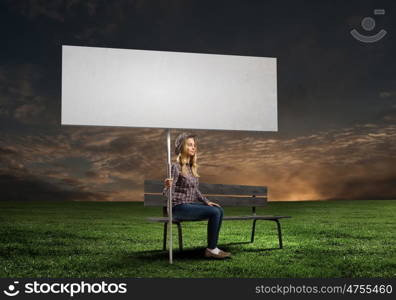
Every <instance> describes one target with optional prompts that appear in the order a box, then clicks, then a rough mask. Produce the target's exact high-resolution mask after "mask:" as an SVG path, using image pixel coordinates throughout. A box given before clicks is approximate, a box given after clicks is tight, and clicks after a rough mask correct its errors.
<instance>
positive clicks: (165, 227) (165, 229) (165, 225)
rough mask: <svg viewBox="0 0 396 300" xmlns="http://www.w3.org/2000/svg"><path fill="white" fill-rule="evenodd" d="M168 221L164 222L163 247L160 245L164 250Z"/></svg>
mask: <svg viewBox="0 0 396 300" xmlns="http://www.w3.org/2000/svg"><path fill="white" fill-rule="evenodd" d="M167 225H168V222H164V244H163V247H162V250H164V251H165V250H166V238H167V235H168V226H167Z"/></svg>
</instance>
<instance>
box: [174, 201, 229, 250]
mask: <svg viewBox="0 0 396 300" xmlns="http://www.w3.org/2000/svg"><path fill="white" fill-rule="evenodd" d="M172 213H173V216H174V218H175V219H179V220H205V219H209V221H208V248H210V249H214V248H216V247H217V241H218V238H219V232H220V227H221V223H222V221H223V214H224V210H223V208H222V207H217V206H210V205H206V204H203V203H202V204H201V203H197V202H194V203H183V204H179V205H176V206H174V207H173V209H172Z"/></svg>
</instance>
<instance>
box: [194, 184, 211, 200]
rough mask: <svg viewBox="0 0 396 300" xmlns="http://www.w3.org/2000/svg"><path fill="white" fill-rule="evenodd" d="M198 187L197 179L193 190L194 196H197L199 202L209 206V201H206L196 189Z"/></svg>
mask: <svg viewBox="0 0 396 300" xmlns="http://www.w3.org/2000/svg"><path fill="white" fill-rule="evenodd" d="M198 186H199V180H198V178H197V188H196V189H195V195H196V196H197V199H198V200H199V201H201V202H203V203H205V204H206V205H209V202H210V201H209V200H208V199H206V197H204V196H203V195H202V194H201V192H200V191H199V189H198Z"/></svg>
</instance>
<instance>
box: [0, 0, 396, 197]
mask: <svg viewBox="0 0 396 300" xmlns="http://www.w3.org/2000/svg"><path fill="white" fill-rule="evenodd" d="M374 9H385V14H384V15H374ZM395 16H396V4H395V1H392V0H389V1H378V0H377V1H362V0H360V1H345V0H343V1H334V0H332V1H330V0H328V1H320V0H314V1H307V0H306V1H302V0H293V1H292V0H290V1H280V0H277V1H239V2H237V1H215V0H212V1H203V0H199V1H188V0H178V1H167V0H158V1H150V0H136V1H126V0H125V1H118V0H112V1H94V0H70V1H62V0H48V1H39V0H18V1H14V0H3V1H1V3H0V20H1V23H0V24H1V26H0V33H1V47H0V128H1V131H0V188H1V196H0V197H1V200H15V201H22V200H53V201H57V200H89V201H94V200H97V201H142V200H143V181H144V179H163V178H165V176H166V138H165V137H166V130H165V129H143V128H115V127H112V128H110V127H95V126H92V127H91V126H81V127H80V126H61V124H60V123H61V110H60V109H61V46H62V45H79V46H92V47H111V48H124V49H145V50H163V51H180V52H195V53H213V54H230V55H249V56H263V57H277V59H278V113H279V115H278V120H279V131H278V132H239V131H237V132H230V131H226V132H225V131H224V132H222V131H211V130H196V131H192V132H193V133H196V134H197V135H198V136H199V138H200V139H199V163H200V166H201V167H200V169H199V171H200V174H201V178H200V182H208V183H224V184H245V185H266V186H268V188H269V200H270V201H271V200H273V201H290V200H316V199H396V184H395V183H396V156H395V154H396V68H395V67H396V60H395V53H396V47H395V46H396V43H395V38H394V37H395V34H396V18H395ZM368 17H371V18H372V19H366V21H367V20H374V21H375V23H371V25H375V26H374V28H372V29H371V31H370V30H367V26H366V28H364V27H362V24H363V23H362V20H363V19H364V18H368ZM364 24H366V25H367V24H369V23H364ZM352 29H356V30H358V31H359V32H360V33H361V34H365V35H373V34H376V33H377V32H379V31H380V30H381V29H384V30H386V31H387V34H386V35H385V37H383V38H382V39H381V40H379V41H377V42H375V43H363V42H361V41H358V40H356V39H355V38H354V37H352V35H351V34H350V31H351V30H352ZM186 101H188V99H187V100H186ZM182 131H183V130H173V131H172V142H173V139H174V138H175V136H176V135H177V134H179V133H180V132H182Z"/></svg>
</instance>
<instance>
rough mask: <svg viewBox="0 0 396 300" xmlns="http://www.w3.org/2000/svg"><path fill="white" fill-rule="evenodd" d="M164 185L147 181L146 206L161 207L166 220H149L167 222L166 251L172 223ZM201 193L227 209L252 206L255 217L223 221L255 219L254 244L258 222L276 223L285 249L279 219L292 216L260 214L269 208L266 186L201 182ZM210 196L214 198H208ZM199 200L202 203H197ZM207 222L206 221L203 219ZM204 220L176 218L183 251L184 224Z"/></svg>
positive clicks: (225, 218) (228, 218)
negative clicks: (259, 210)
mask: <svg viewBox="0 0 396 300" xmlns="http://www.w3.org/2000/svg"><path fill="white" fill-rule="evenodd" d="M163 188H164V183H163V182H162V181H159V180H145V181H144V206H161V207H162V215H163V216H162V217H150V218H147V220H148V221H150V222H163V223H164V240H163V250H166V239H167V228H168V226H167V224H168V222H169V217H168V212H167V200H168V199H167V198H166V196H164V195H162V190H163ZM199 190H200V191H201V193H202V194H204V195H205V197H206V198H207V199H208V200H209V201H212V202H216V203H218V204H220V205H221V206H222V207H225V206H245V207H246V206H251V207H252V215H248V216H223V220H234V221H235V220H253V224H252V233H251V238H250V242H251V243H253V242H254V234H255V230H256V222H257V220H265V221H274V222H276V225H277V228H278V239H279V249H282V248H283V244H282V231H281V225H280V223H279V219H282V218H291V217H290V216H272V215H271V216H259V215H256V207H262V206H266V205H267V187H265V186H248V185H226V184H209V183H200V184H199ZM207 194H210V195H213V196H207ZM197 201H198V200H197ZM202 220H204V219H202ZM202 220H188V221H187V220H178V219H175V218H173V221H172V223H173V224H176V225H177V229H178V236H179V250H180V251H183V236H182V227H181V223H182V222H193V221H202Z"/></svg>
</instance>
